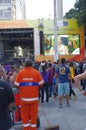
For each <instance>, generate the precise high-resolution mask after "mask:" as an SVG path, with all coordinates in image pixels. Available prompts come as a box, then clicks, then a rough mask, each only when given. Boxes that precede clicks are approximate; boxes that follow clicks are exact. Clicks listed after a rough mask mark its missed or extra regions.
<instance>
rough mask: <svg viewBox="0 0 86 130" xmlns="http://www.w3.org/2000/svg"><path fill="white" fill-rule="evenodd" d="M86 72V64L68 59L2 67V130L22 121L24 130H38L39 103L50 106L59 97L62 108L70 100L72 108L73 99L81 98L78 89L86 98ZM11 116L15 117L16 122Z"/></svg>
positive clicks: (0, 77) (29, 62)
mask: <svg viewBox="0 0 86 130" xmlns="http://www.w3.org/2000/svg"><path fill="white" fill-rule="evenodd" d="M85 70H86V61H85V60H84V62H80V63H79V62H76V61H66V60H65V58H62V59H59V60H57V62H54V63H52V61H51V60H48V61H42V62H34V63H33V62H32V60H30V59H27V60H26V61H25V65H24V66H18V65H16V64H15V65H5V66H4V65H0V97H1V96H2V98H0V111H1V113H2V116H0V122H2V124H1V125H0V129H3V130H8V129H10V128H11V127H12V125H14V121H21V120H22V124H23V130H28V129H30V130H36V129H37V116H38V103H39V100H40V102H41V103H45V102H47V103H48V102H49V101H50V98H57V97H58V98H57V99H58V101H59V108H62V107H63V101H62V100H63V98H66V105H67V107H69V106H70V102H69V101H70V99H71V98H72V97H73V98H74V99H76V98H77V95H76V93H75V92H74V89H73V86H74V85H75V86H77V87H78V88H79V90H80V91H81V93H82V94H83V95H86V93H85V89H86V84H85V83H86V78H85V77H86V71H85ZM3 90H5V91H3ZM2 102H3V103H2ZM4 102H6V103H5V104H4ZM18 110H19V111H18ZM20 110H21V114H20ZM13 111H15V112H13ZM10 112H13V113H15V116H14V115H13V120H12V121H13V122H11V118H10ZM4 119H8V121H7V120H4ZM4 122H5V124H6V125H4Z"/></svg>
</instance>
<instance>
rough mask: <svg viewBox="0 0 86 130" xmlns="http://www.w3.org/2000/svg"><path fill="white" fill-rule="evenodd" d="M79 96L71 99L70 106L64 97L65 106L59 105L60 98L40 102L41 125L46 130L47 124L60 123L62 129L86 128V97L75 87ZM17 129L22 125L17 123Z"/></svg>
mask: <svg viewBox="0 0 86 130" xmlns="http://www.w3.org/2000/svg"><path fill="white" fill-rule="evenodd" d="M74 90H75V92H76V93H77V95H78V97H77V99H76V100H74V99H70V105H71V106H70V107H67V106H66V101H65V99H63V108H60V109H59V107H58V98H56V99H55V98H50V102H49V103H46V102H44V103H43V104H41V103H39V117H40V122H41V124H40V127H39V128H38V130H44V129H45V127H47V126H54V125H59V127H60V130H86V97H84V96H82V95H81V93H80V92H79V90H77V88H74ZM15 130H22V127H21V125H16V126H15Z"/></svg>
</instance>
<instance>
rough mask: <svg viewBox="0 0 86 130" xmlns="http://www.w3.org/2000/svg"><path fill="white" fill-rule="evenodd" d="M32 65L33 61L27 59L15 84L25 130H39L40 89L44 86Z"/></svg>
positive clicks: (38, 73)
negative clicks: (18, 94)
mask: <svg viewBox="0 0 86 130" xmlns="http://www.w3.org/2000/svg"><path fill="white" fill-rule="evenodd" d="M32 64H33V62H32V60H30V59H26V61H25V66H24V68H23V69H22V70H20V71H19V73H18V75H17V76H16V80H15V83H14V85H15V86H16V87H17V88H19V93H20V105H21V119H22V124H23V130H37V116H38V101H39V87H40V86H42V85H43V84H44V80H43V78H42V76H41V74H40V72H39V71H38V70H36V69H34V68H33V67H32Z"/></svg>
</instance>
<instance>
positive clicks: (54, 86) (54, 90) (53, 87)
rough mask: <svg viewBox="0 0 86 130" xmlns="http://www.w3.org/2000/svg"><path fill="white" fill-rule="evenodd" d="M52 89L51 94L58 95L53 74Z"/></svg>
mask: <svg viewBox="0 0 86 130" xmlns="http://www.w3.org/2000/svg"><path fill="white" fill-rule="evenodd" d="M52 89H53V90H52V91H53V95H54V97H57V95H58V86H57V78H56V77H55V76H53V78H52Z"/></svg>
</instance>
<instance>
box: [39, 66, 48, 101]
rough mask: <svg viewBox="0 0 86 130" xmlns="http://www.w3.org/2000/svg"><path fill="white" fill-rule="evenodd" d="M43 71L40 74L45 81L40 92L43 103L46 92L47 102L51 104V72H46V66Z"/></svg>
mask: <svg viewBox="0 0 86 130" xmlns="http://www.w3.org/2000/svg"><path fill="white" fill-rule="evenodd" d="M41 68H42V71H41V72H40V73H41V75H42V78H43V79H44V82H45V83H44V85H43V87H41V89H40V91H41V103H44V92H46V102H49V83H48V79H49V72H48V70H46V66H45V65H42V67H41Z"/></svg>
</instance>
